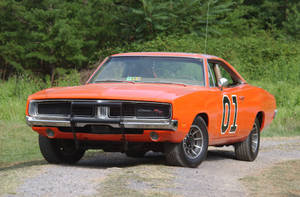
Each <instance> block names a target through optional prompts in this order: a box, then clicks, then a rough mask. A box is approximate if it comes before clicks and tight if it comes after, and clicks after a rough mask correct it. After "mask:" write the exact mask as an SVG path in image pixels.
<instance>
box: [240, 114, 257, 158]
mask: <svg viewBox="0 0 300 197" xmlns="http://www.w3.org/2000/svg"><path fill="white" fill-rule="evenodd" d="M259 145H260V124H259V121H258V119H256V120H255V122H254V125H253V128H252V130H251V132H250V134H249V136H248V137H247V139H246V140H245V141H243V142H240V143H237V144H235V145H234V148H235V156H236V159H238V160H242V161H254V160H255V158H256V157H257V154H258V151H259Z"/></svg>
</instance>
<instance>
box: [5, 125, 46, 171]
mask: <svg viewBox="0 0 300 197" xmlns="http://www.w3.org/2000/svg"><path fill="white" fill-rule="evenodd" d="M37 136H38V135H37V133H36V132H34V131H32V130H31V128H30V127H28V126H27V125H26V124H25V122H20V121H3V120H0V167H3V166H5V165H7V164H8V163H14V162H26V161H31V160H38V159H41V158H42V156H41V153H40V150H39V147H38V137H37Z"/></svg>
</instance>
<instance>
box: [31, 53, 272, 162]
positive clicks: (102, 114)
mask: <svg viewBox="0 0 300 197" xmlns="http://www.w3.org/2000/svg"><path fill="white" fill-rule="evenodd" d="M275 115H276V103H275V99H274V96H272V95H271V94H269V93H268V92H266V91H265V90H263V89H261V88H257V87H254V86H251V85H249V84H248V83H247V82H246V81H245V80H244V79H243V78H242V77H241V75H239V74H238V72H237V71H236V70H235V69H234V68H233V67H232V66H231V65H230V64H229V63H227V62H226V61H224V60H223V59H221V58H218V57H215V56H211V55H201V54H191V53H161V52H151V53H146V52H140V53H124V54H116V55H112V56H110V57H108V58H106V59H105V60H104V61H103V62H102V63H101V64H100V66H99V67H98V68H97V69H96V71H95V72H94V73H93V75H92V76H91V77H90V79H89V80H88V81H87V83H86V84H85V85H82V86H76V87H57V88H50V89H46V90H42V91H40V92H37V93H35V94H33V95H31V96H29V97H28V101H27V110H26V120H27V123H28V125H30V126H31V127H32V129H33V130H34V131H36V132H38V133H39V145H40V150H41V152H42V154H43V156H44V158H45V159H46V160H47V161H48V162H50V163H75V162H77V161H79V160H80V159H81V158H82V156H83V155H84V152H85V151H86V150H87V149H103V150H104V151H111V152H124V153H126V154H127V156H130V157H143V156H144V155H145V153H146V152H147V151H150V150H152V151H157V152H163V153H164V154H165V155H166V160H167V161H168V163H169V164H171V165H179V166H186V167H197V166H198V165H199V164H200V163H201V162H202V161H203V160H204V159H205V158H206V154H207V148H208V146H209V145H212V146H220V145H234V147H235V155H236V158H237V159H239V160H244V161H253V160H254V159H255V158H256V156H257V154H258V150H259V144H260V132H261V131H262V130H263V128H264V127H266V126H267V125H269V124H270V123H271V121H272V120H273V119H274V117H275Z"/></svg>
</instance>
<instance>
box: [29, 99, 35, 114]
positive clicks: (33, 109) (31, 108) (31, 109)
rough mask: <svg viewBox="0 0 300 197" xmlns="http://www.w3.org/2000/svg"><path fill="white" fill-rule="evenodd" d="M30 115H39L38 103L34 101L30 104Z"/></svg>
mask: <svg viewBox="0 0 300 197" xmlns="http://www.w3.org/2000/svg"><path fill="white" fill-rule="evenodd" d="M28 114H29V116H34V115H36V114H37V103H36V102H34V101H30V102H29V106H28Z"/></svg>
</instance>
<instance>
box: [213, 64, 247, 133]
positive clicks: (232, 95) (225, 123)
mask: <svg viewBox="0 0 300 197" xmlns="http://www.w3.org/2000/svg"><path fill="white" fill-rule="evenodd" d="M208 64H209V67H210V70H211V72H212V73H213V75H214V76H215V78H216V79H215V83H216V84H217V86H218V87H219V91H220V95H221V96H220V100H219V101H218V102H220V103H219V104H220V106H221V107H220V109H219V116H218V122H219V125H218V126H217V129H218V132H217V133H218V135H217V137H218V138H227V137H229V138H230V137H231V138H236V137H239V136H242V135H243V133H244V132H245V130H246V129H248V127H246V126H245V124H247V123H246V122H245V121H246V117H247V107H246V104H245V102H244V101H245V90H244V84H243V83H241V81H240V80H239V79H238V76H236V75H235V72H234V71H232V70H230V67H229V66H228V65H227V64H226V63H225V62H223V61H220V60H208ZM221 78H226V79H227V80H228V84H227V85H225V86H223V87H220V84H219V81H220V79H221Z"/></svg>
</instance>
